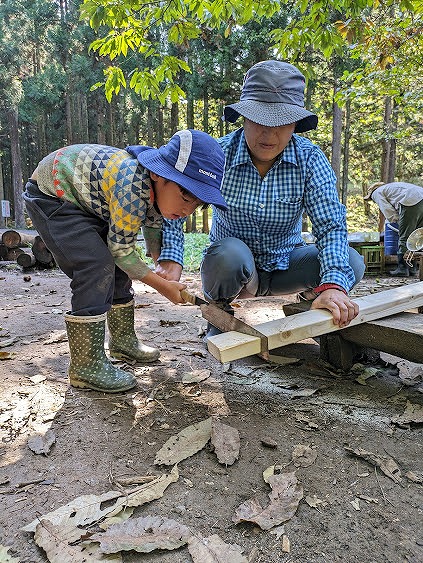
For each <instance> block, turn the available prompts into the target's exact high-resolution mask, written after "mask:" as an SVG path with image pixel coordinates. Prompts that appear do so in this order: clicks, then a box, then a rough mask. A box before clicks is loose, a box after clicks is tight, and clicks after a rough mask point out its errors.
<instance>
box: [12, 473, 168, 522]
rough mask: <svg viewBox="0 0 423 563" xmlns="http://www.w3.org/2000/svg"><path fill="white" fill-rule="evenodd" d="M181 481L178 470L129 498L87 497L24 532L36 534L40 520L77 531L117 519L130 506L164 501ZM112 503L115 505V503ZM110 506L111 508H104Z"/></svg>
mask: <svg viewBox="0 0 423 563" xmlns="http://www.w3.org/2000/svg"><path fill="white" fill-rule="evenodd" d="M178 479H179V473H178V468H177V467H174V468H173V469H172V471H171V472H170V474H169V475H166V474H165V475H162V476H160V477H158V478H157V479H155V480H154V481H151V482H150V483H146V484H145V485H142V486H141V487H138V488H137V489H136V490H135V491H133V492H131V493H128V494H127V495H122V492H121V491H108V492H107V493H104V494H102V495H99V496H97V495H83V496H80V497H78V498H76V499H74V500H72V501H71V502H69V503H68V504H65V505H64V506H61V507H59V508H58V509H57V510H54V511H53V512H49V513H48V514H44V515H42V516H41V517H40V518H38V519H37V520H33V521H32V522H31V523H30V524H28V525H27V526H25V527H24V528H22V530H23V531H25V532H34V531H35V528H36V527H37V524H38V523H39V522H40V520H42V521H44V520H48V521H49V522H51V523H52V524H55V525H57V526H67V525H68V523H69V524H70V525H72V526H74V527H75V528H76V527H77V526H86V525H88V524H92V523H93V522H97V521H99V520H102V519H103V518H105V517H106V516H107V517H112V516H116V515H118V514H119V513H120V512H121V511H122V510H123V509H125V508H126V507H128V506H141V505H142V504H145V503H146V502H150V501H152V500H155V499H157V498H160V497H161V496H163V493H164V491H165V490H166V488H167V487H168V486H169V485H170V483H174V482H175V481H177V480H178ZM111 501H115V502H114V503H112V502H111ZM106 503H107V506H102V505H103V504H106Z"/></svg>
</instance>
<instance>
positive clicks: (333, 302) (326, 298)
mask: <svg viewBox="0 0 423 563" xmlns="http://www.w3.org/2000/svg"><path fill="white" fill-rule="evenodd" d="M310 308H311V309H327V310H328V311H330V312H331V313H332V316H333V324H335V325H338V326H339V328H344V327H346V326H347V325H349V324H350V322H351V321H352V320H353V319H354V318H355V317H356V316H357V315H358V312H359V308H358V305H357V303H354V301H351V299H350V298H349V296H348V295H345V293H343V292H342V291H339V290H338V289H327V290H326V291H322V293H321V294H320V295H318V296H317V297H316V299H315V300H314V301H313V304H312V305H311V307H310Z"/></svg>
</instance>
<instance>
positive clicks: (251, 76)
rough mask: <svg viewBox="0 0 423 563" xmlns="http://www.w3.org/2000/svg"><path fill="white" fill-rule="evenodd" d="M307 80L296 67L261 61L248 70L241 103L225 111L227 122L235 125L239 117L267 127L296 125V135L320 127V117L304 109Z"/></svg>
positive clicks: (232, 105)
mask: <svg viewBox="0 0 423 563" xmlns="http://www.w3.org/2000/svg"><path fill="white" fill-rule="evenodd" d="M304 89H305V78H304V76H303V75H302V74H301V72H300V71H299V70H298V69H297V68H296V67H295V66H293V65H291V64H289V63H285V62H282V61H261V62H260V63H257V64H255V65H254V66H252V67H251V68H250V70H248V71H247V73H246V75H245V77H244V84H243V85H242V92H241V97H240V101H239V102H237V103H235V104H230V105H228V106H226V107H225V108H224V111H223V117H222V119H223V120H224V121H229V122H230V123H235V121H236V120H237V119H238V117H239V116H240V115H242V116H243V117H246V118H247V119H249V120H250V121H253V122H254V123H258V124H259V125H265V126H267V127H279V126H280V125H290V124H291V123H296V126H295V132H296V133H304V132H305V131H309V130H310V129H316V127H317V115H315V114H314V113H312V112H311V111H308V110H306V109H305V107H304Z"/></svg>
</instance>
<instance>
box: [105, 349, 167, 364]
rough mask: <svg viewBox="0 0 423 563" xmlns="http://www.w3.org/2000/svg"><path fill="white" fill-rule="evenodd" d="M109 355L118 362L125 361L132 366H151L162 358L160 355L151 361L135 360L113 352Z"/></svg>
mask: <svg viewBox="0 0 423 563" xmlns="http://www.w3.org/2000/svg"><path fill="white" fill-rule="evenodd" d="M109 354H110V355H111V356H112V358H116V359H117V360H125V361H127V362H129V363H131V364H133V363H134V362H135V363H137V364H151V363H152V362H156V361H157V360H158V359H159V358H160V354H159V355H158V356H157V358H151V359H150V360H149V359H145V360H137V359H135V358H132V357H131V356H127V355H126V354H121V353H120V352H111V351H110V350H109Z"/></svg>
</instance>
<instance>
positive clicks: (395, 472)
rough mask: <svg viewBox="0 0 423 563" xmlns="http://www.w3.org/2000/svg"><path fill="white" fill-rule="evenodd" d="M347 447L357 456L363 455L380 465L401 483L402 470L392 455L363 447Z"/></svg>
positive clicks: (387, 474)
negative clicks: (381, 453)
mask: <svg viewBox="0 0 423 563" xmlns="http://www.w3.org/2000/svg"><path fill="white" fill-rule="evenodd" d="M345 449H346V451H347V452H350V453H352V454H353V455H355V456H357V457H361V458H362V459H364V460H365V461H367V462H368V463H370V464H371V465H374V466H375V467H379V469H380V470H381V471H382V473H384V474H385V475H386V476H387V477H389V478H390V479H392V480H393V481H395V483H401V481H402V479H401V470H400V468H399V467H398V465H397V464H396V463H395V461H394V460H393V459H392V458H391V457H384V456H380V455H377V454H374V453H372V452H368V451H366V450H363V449H362V448H356V449H353V448H348V447H345Z"/></svg>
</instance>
